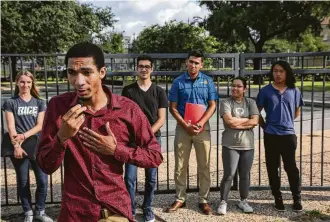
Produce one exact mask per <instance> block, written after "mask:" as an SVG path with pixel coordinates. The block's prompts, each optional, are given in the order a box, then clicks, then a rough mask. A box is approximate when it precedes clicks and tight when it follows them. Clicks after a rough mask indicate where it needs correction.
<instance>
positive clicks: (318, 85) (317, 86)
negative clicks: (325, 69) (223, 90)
mask: <svg viewBox="0 0 330 222" xmlns="http://www.w3.org/2000/svg"><path fill="white" fill-rule="evenodd" d="M267 84H268V81H267V83H266V84H263V85H261V88H262V87H264V86H265V85H267ZM220 86H227V82H220ZM296 86H297V87H298V88H299V89H301V82H300V81H298V82H297V83H296ZM250 87H251V88H252V89H258V88H259V85H252V84H251V86H250ZM303 87H304V91H305V92H311V91H312V89H313V88H312V81H304V82H303ZM324 89H325V91H326V92H329V91H330V81H326V82H325V86H324ZM314 91H315V92H322V91H323V81H321V82H316V81H314Z"/></svg>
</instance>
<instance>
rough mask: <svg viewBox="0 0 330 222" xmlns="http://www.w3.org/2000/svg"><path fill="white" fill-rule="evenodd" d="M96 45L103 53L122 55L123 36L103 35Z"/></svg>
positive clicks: (117, 34) (119, 34) (118, 34)
mask: <svg viewBox="0 0 330 222" xmlns="http://www.w3.org/2000/svg"><path fill="white" fill-rule="evenodd" d="M98 45H100V47H101V48H102V49H103V51H104V52H105V53H124V36H123V34H122V33H114V32H107V33H103V34H102V35H101V36H100V39H99V42H98Z"/></svg>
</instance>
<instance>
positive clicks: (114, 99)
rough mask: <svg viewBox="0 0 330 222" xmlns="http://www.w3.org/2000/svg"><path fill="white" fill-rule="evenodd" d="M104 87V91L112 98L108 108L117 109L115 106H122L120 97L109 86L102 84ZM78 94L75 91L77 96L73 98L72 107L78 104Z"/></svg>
mask: <svg viewBox="0 0 330 222" xmlns="http://www.w3.org/2000/svg"><path fill="white" fill-rule="evenodd" d="M102 88H103V90H104V92H105V93H106V94H108V95H109V98H110V101H109V104H108V107H107V108H108V109H115V108H121V105H120V103H119V101H118V97H117V96H115V95H114V94H113V93H112V92H111V91H110V89H109V88H108V87H106V86H105V85H102ZM78 99H79V98H78V95H77V93H75V97H74V98H73V100H72V102H71V104H70V107H73V106H75V105H76V104H78Z"/></svg>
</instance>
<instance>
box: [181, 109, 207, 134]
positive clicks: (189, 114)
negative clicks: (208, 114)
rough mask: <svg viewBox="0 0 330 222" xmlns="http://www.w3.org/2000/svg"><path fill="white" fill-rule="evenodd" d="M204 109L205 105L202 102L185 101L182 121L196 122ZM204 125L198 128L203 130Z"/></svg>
mask: <svg viewBox="0 0 330 222" xmlns="http://www.w3.org/2000/svg"><path fill="white" fill-rule="evenodd" d="M205 111H206V107H205V106H204V105H202V104H194V103H186V108H185V112H184V121H186V123H188V122H189V121H190V122H191V124H196V123H198V122H199V120H200V119H201V118H202V117H203V115H204V113H205ZM203 130H204V126H203V127H202V128H201V129H200V132H203Z"/></svg>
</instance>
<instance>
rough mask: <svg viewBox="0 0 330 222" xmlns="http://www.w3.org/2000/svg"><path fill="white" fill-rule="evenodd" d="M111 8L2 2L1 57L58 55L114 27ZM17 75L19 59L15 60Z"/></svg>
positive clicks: (37, 2)
mask: <svg viewBox="0 0 330 222" xmlns="http://www.w3.org/2000/svg"><path fill="white" fill-rule="evenodd" d="M113 17H114V15H113V14H112V13H111V8H98V7H94V6H92V5H90V4H79V3H78V2H76V1H28V2H24V1H1V53H59V52H65V51H66V50H67V49H68V48H69V47H70V46H72V45H73V44H75V43H77V42H81V41H92V40H93V38H94V36H97V35H98V34H99V33H100V32H101V30H103V29H104V28H107V27H111V26H113V24H114V22H116V21H115V20H114V19H113ZM12 70H13V72H12V73H13V74H14V78H15V75H16V57H12Z"/></svg>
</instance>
